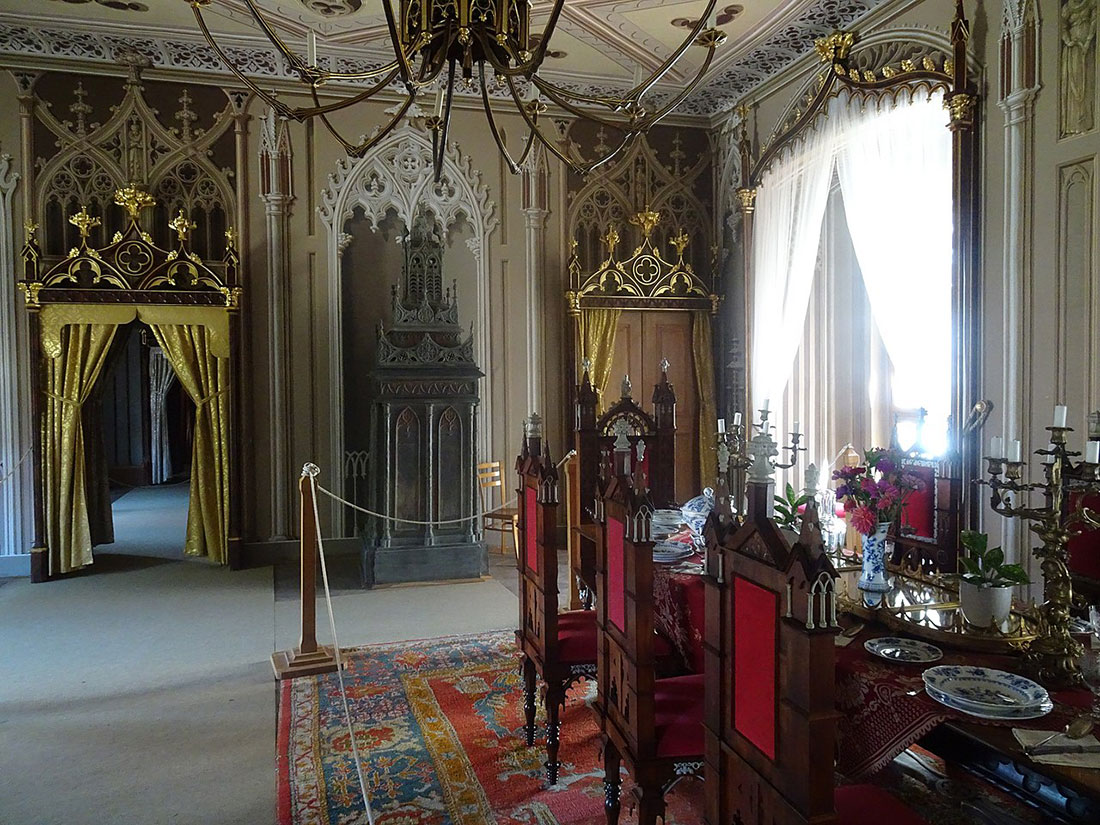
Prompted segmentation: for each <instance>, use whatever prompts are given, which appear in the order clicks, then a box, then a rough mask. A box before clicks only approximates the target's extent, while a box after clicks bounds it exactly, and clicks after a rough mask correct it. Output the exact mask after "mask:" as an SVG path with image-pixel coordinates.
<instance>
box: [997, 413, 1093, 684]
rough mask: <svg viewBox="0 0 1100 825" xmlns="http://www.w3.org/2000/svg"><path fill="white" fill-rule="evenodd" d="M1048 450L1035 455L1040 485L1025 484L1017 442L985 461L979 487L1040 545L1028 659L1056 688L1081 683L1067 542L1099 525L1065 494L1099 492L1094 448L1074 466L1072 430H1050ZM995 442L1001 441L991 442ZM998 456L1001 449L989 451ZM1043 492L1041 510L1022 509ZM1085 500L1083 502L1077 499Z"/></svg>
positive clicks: (1043, 679) (1003, 512)
mask: <svg viewBox="0 0 1100 825" xmlns="http://www.w3.org/2000/svg"><path fill="white" fill-rule="evenodd" d="M1047 430H1048V431H1049V432H1050V445H1049V446H1048V448H1047V449H1040V450H1035V455H1040V456H1043V457H1044V459H1043V470H1044V475H1045V479H1044V481H1042V482H1028V481H1025V480H1024V468H1025V467H1026V466H1027V463H1026V462H1025V461H1022V460H1020V456H1019V450H1018V443H1016V450H1015V452H1014V453H1013V452H1011V451H1010V455H1009V457H1008V458H1005V457H1003V456H1001V455H996V454H994V455H991V456H986V462H987V463H988V471H989V480H988V481H982V482H981V483H983V484H987V485H988V486H989V488H990V506H992V508H993V510H994V511H995V512H997V513H999V514H1001V515H1002V516H1005V517H1008V518H1018V519H1021V520H1023V521H1025V522H1029V529H1030V531H1031V532H1033V533H1035V535H1037V536H1038V537H1039V539H1040V541H1042V545H1041V546H1040V547H1036V548H1034V550H1033V551H1032V552H1033V553H1034V554H1035V557H1036V558H1038V559H1039V560H1040V562H1041V567H1042V571H1043V604H1042V605H1041V606H1040V607H1039V634H1038V636H1037V637H1036V638H1035V639H1034V640H1033V641H1032V642H1031V643H1030V644H1029V645H1028V648H1027V652H1026V660H1027V662H1028V664H1029V666H1030V667H1031V668H1032V670H1033V671H1034V672H1035V674H1036V676H1037V677H1038V678H1039V680H1040V681H1042V682H1043V683H1045V684H1047V685H1050V686H1057V687H1071V686H1072V687H1076V686H1081V685H1083V684H1084V682H1083V680H1082V678H1081V672H1080V669H1079V666H1078V661H1077V660H1078V658H1079V657H1080V656H1081V654H1082V653H1083V652H1084V648H1083V647H1082V645H1081V644H1080V643H1079V642H1077V641H1076V640H1075V639H1074V638H1073V637H1072V636H1071V635H1070V608H1071V606H1072V604H1073V580H1072V579H1071V578H1070V573H1069V567H1068V564H1067V562H1068V558H1069V548H1068V542H1069V539H1070V537H1071V536H1072V535H1075V534H1076V533H1079V532H1081V531H1082V530H1083V529H1086V528H1087V529H1092V528H1095V527H1098V526H1100V517H1098V514H1096V513H1094V512H1092V511H1091V510H1089V509H1087V508H1085V507H1084V506H1082V505H1081V504H1080V503H1078V504H1077V505H1076V506H1075V507H1073V508H1072V510H1071V508H1070V506H1069V496H1068V493H1069V492H1070V490H1071V489H1072V490H1073V491H1074V492H1080V493H1082V494H1090V493H1100V464H1098V463H1097V462H1096V460H1095V458H1096V449H1095V448H1093V449H1092V450H1091V451H1090V453H1091V454H1090V455H1089V458H1090V459H1093V460H1091V461H1089V460H1086V461H1079V462H1076V463H1075V462H1074V461H1073V459H1074V458H1075V457H1077V456H1080V455H1081V453H1079V452H1075V451H1071V450H1068V449H1066V433H1070V432H1073V428H1072V427H1066V426H1059V425H1055V426H1051V427H1047ZM994 441H995V442H999V441H1000V440H999V439H994ZM990 452H993V453H997V452H1000V451H999V450H995V449H991V450H990ZM1031 492H1036V493H1041V494H1042V496H1043V505H1042V506H1040V507H1029V506H1027V505H1026V503H1025V502H1026V498H1027V494H1028V493H1031ZM1078 501H1079V502H1080V501H1083V498H1080V499H1079V500H1078Z"/></svg>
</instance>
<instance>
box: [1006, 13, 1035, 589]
mask: <svg viewBox="0 0 1100 825" xmlns="http://www.w3.org/2000/svg"><path fill="white" fill-rule="evenodd" d="M1038 28H1039V26H1038V21H1037V20H1036V19H1035V8H1034V5H1033V3H1032V0H1005V4H1004V18H1003V21H1002V25H1001V66H1000V100H999V101H998V105H999V106H1000V108H1001V111H1003V112H1004V115H1005V134H1004V141H1005V177H1004V210H1005V211H1004V269H1003V277H1002V293H1003V295H1004V304H1003V309H1002V321H1001V323H1002V335H1003V343H1004V364H1003V373H1002V392H1001V399H1000V401H1001V422H1002V427H1003V431H1004V436H1005V438H1006V439H1008V438H1019V439H1020V440H1021V441H1022V442H1023V452H1024V455H1025V456H1026V455H1027V454H1028V453H1029V452H1030V450H1031V449H1032V448H1034V447H1036V446H1037V445H1034V444H1030V443H1029V437H1028V434H1029V433H1030V431H1031V426H1030V425H1031V422H1030V420H1029V419H1030V416H1029V409H1030V399H1031V367H1030V363H1031V358H1030V348H1031V335H1030V330H1029V329H1028V318H1029V317H1030V315H1031V300H1032V260H1031V257H1032V256H1031V246H1032V225H1033V224H1032V211H1033V206H1032V197H1033V194H1032V188H1033V182H1034V178H1035V170H1034V134H1033V132H1034V102H1035V96H1036V94H1037V92H1038V91H1039V80H1038V74H1037V72H1036V53H1037V52H1036V50H1037V48H1038ZM1021 527H1022V525H1021V523H1020V521H1019V520H1018V519H1002V532H1001V543H1002V546H1003V547H1004V548H1005V550H1006V553H1007V555H1008V557H1009V559H1010V560H1013V561H1020V562H1021V563H1023V564H1025V565H1026V564H1028V563H1029V559H1030V558H1031V556H1030V553H1028V552H1027V547H1026V544H1025V541H1024V539H1025V538H1026V536H1027V530H1026V529H1021ZM1032 572H1033V575H1032V578H1033V579H1035V580H1039V578H1040V577H1039V576H1037V575H1035V573H1036V572H1037V571H1032Z"/></svg>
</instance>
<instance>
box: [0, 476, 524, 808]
mask: <svg viewBox="0 0 1100 825" xmlns="http://www.w3.org/2000/svg"><path fill="white" fill-rule="evenodd" d="M134 492H137V491H133V492H131V493H128V494H127V495H126V496H123V497H122V499H120V500H119V502H118V503H116V506H117V504H121V503H122V502H124V501H125V500H126V499H127V498H129V497H130V496H132V495H134ZM177 499H179V497H178V496H177ZM137 500H138V499H132V500H131V504H133V503H134V502H136V501H137ZM160 503H161V504H163V503H164V502H163V501H162V502H160ZM176 504H177V506H178V505H180V504H181V501H179V500H177V502H176ZM182 508H183V509H184V510H185V508H186V496H184V497H182ZM132 516H133V520H134V523H135V524H137V525H139V528H138V529H139V530H140V529H141V528H140V525H141V524H147V525H156V524H160V525H162V527H163V528H164V529H151V530H149V531H148V532H147V533H146V534H145V535H146V537H147V538H146V539H145V547H141V546H140V545H141V544H142V538H141V534H140V532H138V533H135V534H133V535H130V534H128V533H126V532H125V531H123V533H122V534H120V536H119V538H120V541H119V542H118V543H117V544H118V546H117V547H111V548H100V550H107V549H110V551H111V552H108V553H103V552H99V551H97V555H96V563H95V564H94V565H93V566H92V568H90V569H89V570H88V571H87V572H84V573H81V574H79V575H76V576H73V577H71V578H68V579H66V580H63V581H57V582H51V583H48V584H38V585H31V584H30V583H29V582H28V581H26V580H23V579H19V580H14V581H8V582H7V583H6V584H5V585H4V586H3V587H0V627H2V628H3V631H4V641H3V643H2V644H0V777H3V779H2V780H0V823H2V824H3V825H53V824H54V823H57V825H61V823H66V825H84V823H88V825H93V823H95V825H100V824H101V823H112V824H114V823H118V825H131V823H132V825H155V824H156V823H188V824H190V823H195V825H199V823H203V825H218V824H219V823H226V825H230V824H235V823H241V825H260V824H261V823H269V822H274V819H275V713H276V698H277V693H276V687H275V683H274V680H273V679H272V674H271V665H270V661H269V659H270V656H271V653H272V652H273V651H275V650H279V649H285V648H288V647H292V646H293V645H294V644H296V643H297V641H298V633H299V623H298V622H299V613H298V606H297V603H296V601H295V600H294V599H291V598H285V599H278V600H277V599H276V598H275V591H276V588H275V580H276V579H277V578H279V579H286V578H288V577H294V576H295V575H296V573H295V571H294V570H293V569H291V570H289V571H279V572H278V574H276V573H275V572H273V568H261V569H255V570H246V571H240V572H231V571H229V570H227V569H224V568H218V567H211V566H209V565H207V564H205V563H202V562H198V561H177V560H171V559H172V558H173V556H172V555H171V554H172V553H173V552H174V553H175V554H176V555H175V556H174V558H175V559H178V558H179V547H180V546H181V545H182V538H178V540H177V538H172V537H173V536H177V537H178V536H181V535H182V534H180V533H179V532H178V531H175V532H174V531H173V529H174V528H169V527H164V525H171V524H173V523H175V524H177V525H178V524H180V523H182V522H181V521H180V520H179V516H180V513H179V512H177V513H175V515H174V516H172V515H170V514H166V513H160V514H159V515H158V516H155V517H154V516H151V515H150V514H149V512H146V513H145V516H143V515H142V511H141V509H140V508H134V510H133V512H132ZM173 519H175V521H173ZM118 526H119V525H118V523H117V522H116V529H117V527H118ZM135 542H136V544H135ZM173 546H174V547H175V549H174V550H173V549H172V548H173ZM119 549H121V550H123V551H124V552H122V553H119V552H115V551H116V550H119ZM142 550H144V552H140V553H139V551H142ZM513 564H514V563H512V562H508V561H506V558H502V557H499V556H498V557H497V560H496V563H494V565H493V573H494V575H497V576H499V577H500V578H499V579H489V580H485V581H480V582H469V583H456V584H436V585H425V586H408V587H394V588H389V589H380V590H374V591H361V590H355V589H352V588H350V587H339V588H337V590H336V594H335V595H334V597H333V610H334V613H335V615H336V623H337V633H338V635H339V640H340V643H341V645H342V646H344V647H348V646H353V645H360V644H369V643H375V642H386V641H398V640H403V639H420V638H431V637H435V636H443V635H450V634H461V633H476V632H481V631H485V630H491V629H497V628H503V627H513V626H515V622H516V613H517V603H516V597H515V595H514V594H513V593H512V592H510V591H509V589H508V588H506V587H505V586H504V585H503V584H502V583H501V582H502V581H506V582H509V583H511V581H510V579H511V578H514V576H515V568H514V566H513ZM336 566H337V567H339V565H336ZM318 607H319V616H318V620H319V622H320V623H321V631H320V632H319V634H318V635H319V637H320V638H321V640H322V641H327V640H328V639H329V637H330V636H331V634H330V632H329V631H328V628H327V615H326V613H325V612H324V608H323V603H319V605H318Z"/></svg>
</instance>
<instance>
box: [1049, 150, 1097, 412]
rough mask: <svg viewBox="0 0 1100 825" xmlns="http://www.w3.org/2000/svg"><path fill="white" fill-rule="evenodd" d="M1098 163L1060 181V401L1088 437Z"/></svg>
mask: <svg viewBox="0 0 1100 825" xmlns="http://www.w3.org/2000/svg"><path fill="white" fill-rule="evenodd" d="M1095 183H1096V181H1095V161H1094V160H1093V159H1089V160H1087V161H1082V162H1080V163H1072V164H1068V165H1066V166H1062V167H1061V168H1060V169H1059V181H1058V357H1057V359H1056V363H1057V369H1058V373H1057V395H1058V398H1060V399H1063V400H1064V401H1065V403H1066V404H1067V405H1068V406H1069V408H1070V409H1071V410H1075V411H1077V414H1078V415H1079V416H1080V419H1079V420H1077V421H1071V422H1069V423H1070V425H1071V426H1073V427H1076V428H1079V429H1081V430H1082V431H1084V428H1085V420H1084V415H1085V414H1086V413H1087V412H1088V411H1089V410H1092V409H1095V408H1096V407H1097V406H1098V405H1100V398H1098V397H1097V396H1098V395H1100V383H1098V382H1097V381H1096V379H1095V378H1094V376H1093V373H1094V370H1095V365H1096V364H1097V363H1100V360H1097V359H1098V357H1100V332H1098V331H1097V330H1096V329H1095V327H1096V326H1097V322H1100V306H1098V304H1100V286H1098V284H1097V283H1096V280H1097V278H1096V272H1095V266H1096V262H1095V261H1094V259H1093V249H1094V248H1095V244H1096V235H1095V232H1096V228H1095V223H1096V211H1095V208H1094V198H1095V194H1094V190H1095Z"/></svg>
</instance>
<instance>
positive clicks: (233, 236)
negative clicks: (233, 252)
mask: <svg viewBox="0 0 1100 825" xmlns="http://www.w3.org/2000/svg"><path fill="white" fill-rule="evenodd" d="M236 242H237V233H236V232H235V231H234V229H233V227H232V226H231V227H229V228H228V229H227V230H225V245H226V246H228V247H230V248H232V247H233V245H234V244H235V243H236Z"/></svg>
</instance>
